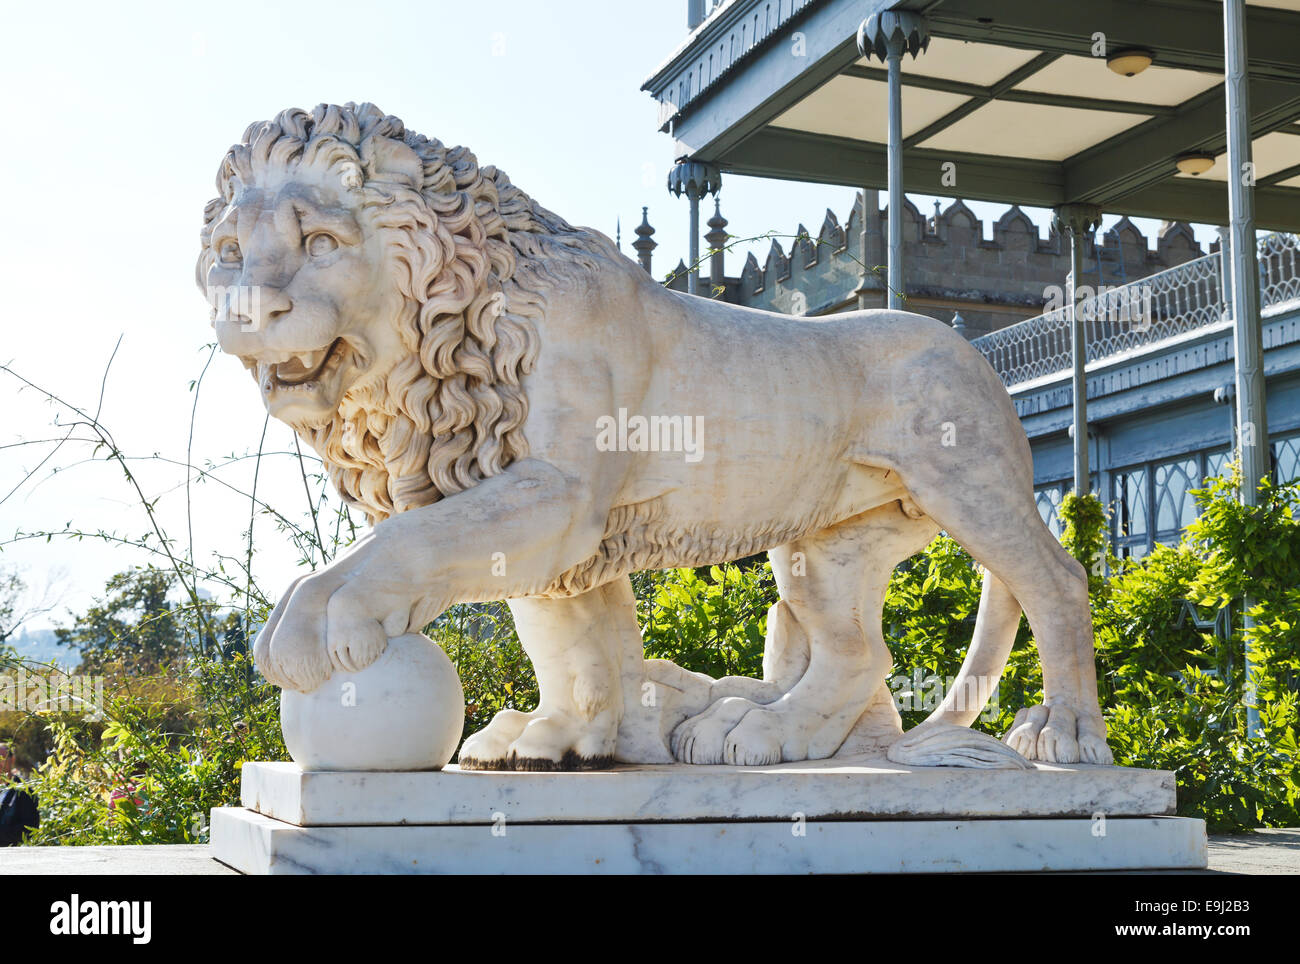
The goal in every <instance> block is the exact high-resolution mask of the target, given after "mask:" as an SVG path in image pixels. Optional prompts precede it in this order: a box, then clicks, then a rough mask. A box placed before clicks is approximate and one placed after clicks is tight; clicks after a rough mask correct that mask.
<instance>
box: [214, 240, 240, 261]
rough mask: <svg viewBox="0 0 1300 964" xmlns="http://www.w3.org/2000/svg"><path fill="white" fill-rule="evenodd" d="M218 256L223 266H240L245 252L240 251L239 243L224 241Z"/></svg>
mask: <svg viewBox="0 0 1300 964" xmlns="http://www.w3.org/2000/svg"><path fill="white" fill-rule="evenodd" d="M218 256H219V257H220V258H221V263H222V264H239V262H240V261H242V260H243V257H244V256H243V252H241V251H240V250H239V242H238V241H222V242H221V247H220V249H218Z"/></svg>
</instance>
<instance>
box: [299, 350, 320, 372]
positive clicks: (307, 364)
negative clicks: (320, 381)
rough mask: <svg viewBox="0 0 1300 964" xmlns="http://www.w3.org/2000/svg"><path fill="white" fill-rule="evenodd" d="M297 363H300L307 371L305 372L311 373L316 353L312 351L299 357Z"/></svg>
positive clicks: (314, 365)
mask: <svg viewBox="0 0 1300 964" xmlns="http://www.w3.org/2000/svg"><path fill="white" fill-rule="evenodd" d="M298 361H299V362H301V363H302V367H303V368H305V369H307V371H311V370H312V369H313V368H315V367H316V353H315V352H314V351H313V352H308V353H307V354H305V355H299V356H298Z"/></svg>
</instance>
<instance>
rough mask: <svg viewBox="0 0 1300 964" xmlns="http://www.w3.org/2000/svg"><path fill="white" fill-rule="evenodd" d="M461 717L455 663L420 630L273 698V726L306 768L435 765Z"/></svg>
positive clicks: (452, 741)
mask: <svg viewBox="0 0 1300 964" xmlns="http://www.w3.org/2000/svg"><path fill="white" fill-rule="evenodd" d="M464 722H465V694H464V691H463V690H462V689H461V686H460V677H459V676H457V675H456V667H455V666H453V665H452V662H451V660H450V659H449V658H448V657H447V654H446V653H444V652H443V651H442V649H441V648H440V647H439V646H438V645H437V644H436V643H434V642H433V640H431V639H429V638H428V637H427V636H424V635H422V634H420V633H408V634H406V635H405V636H398V637H397V638H396V639H391V640H389V642H388V648H387V649H386V650H385V651H384V653H383V655H382V656H380V657H379V659H377V660H375V662H373V663H371V664H370V665H369V666H367V667H366V668H365V669H363V670H361V671H360V672H359V673H348V672H343V671H336V672H335V673H334V675H333V676H331V677H330V678H329V679H328V680H326V681H325V682H324V683H322V684H321V685H320V686H319V687H317V688H316V689H315V690H313V691H312V692H310V693H299V692H297V691H296V690H289V689H286V690H285V691H284V692H283V693H282V694H281V696H280V728H281V730H282V731H283V733H284V744H285V746H286V747H288V749H289V755H290V756H291V757H293V760H294V762H295V763H297V764H298V765H299V766H301V767H302V768H303V769H306V770H439V769H441V768H442V767H443V766H445V765H446V764H447V762H448V761H450V760H451V758H452V755H453V754H454V753H455V752H456V747H457V746H458V745H459V743H460V736H461V729H462V727H463V726H464Z"/></svg>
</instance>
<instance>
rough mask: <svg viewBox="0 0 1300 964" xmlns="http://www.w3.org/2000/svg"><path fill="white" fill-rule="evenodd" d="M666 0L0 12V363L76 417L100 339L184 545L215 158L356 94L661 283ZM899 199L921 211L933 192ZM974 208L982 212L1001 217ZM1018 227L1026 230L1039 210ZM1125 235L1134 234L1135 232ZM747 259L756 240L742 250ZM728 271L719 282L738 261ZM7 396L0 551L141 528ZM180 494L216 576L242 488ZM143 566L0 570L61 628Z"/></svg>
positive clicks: (4, 561) (281, 462)
mask: <svg viewBox="0 0 1300 964" xmlns="http://www.w3.org/2000/svg"><path fill="white" fill-rule="evenodd" d="M685 8H686V0H641V2H639V3H635V4H633V3H610V2H608V0H553V2H537V0H480V2H476V3H472V4H471V3H464V2H463V0H459V2H446V0H436V2H429V0H425V2H400V0H369V2H367V3H365V4H361V5H358V4H356V3H353V2H349V3H340V2H335V0H313V2H285V0H281V2H252V3H249V2H240V0H226V2H225V3H222V4H220V5H219V6H213V5H210V4H198V3H174V2H167V3H143V2H140V3H128V4H104V3H99V2H93V3H88V2H83V3H43V4H38V3H25V4H14V5H10V6H8V7H7V8H6V12H5V13H4V14H3V19H2V20H0V23H2V24H3V30H2V32H0V85H2V86H3V89H5V90H8V91H9V92H10V103H11V105H12V107H13V109H14V114H13V116H12V117H11V118H10V120H9V121H8V122H7V123H6V124H5V125H4V127H3V133H0V139H2V142H3V143H2V146H3V150H0V175H2V176H3V180H2V183H3V184H4V186H5V192H4V198H3V201H2V202H0V212H3V213H2V214H0V218H3V221H2V222H0V228H2V230H0V291H3V292H4V298H3V301H2V302H0V306H2V307H0V311H3V329H2V330H3V332H4V335H3V340H2V341H0V363H5V364H9V365H11V366H12V367H13V368H14V369H15V370H16V371H18V372H19V373H20V374H22V375H23V376H25V377H26V378H28V379H30V380H31V381H33V382H35V383H37V384H38V385H40V386H42V387H43V388H46V389H48V390H50V391H52V392H54V393H56V394H58V395H60V396H62V397H63V398H64V399H66V400H67V401H69V402H71V403H72V404H74V405H78V406H81V407H83V408H86V409H88V410H90V411H94V410H95V408H96V407H97V405H98V404H99V401H98V400H99V395H100V386H101V379H102V377H103V373H104V370H105V366H106V365H107V363H108V360H109V358H110V356H111V355H112V353H113V350H114V345H115V344H116V343H117V342H118V339H119V338H120V339H121V347H120V349H119V350H118V352H117V356H116V359H115V361H114V362H113V364H112V367H111V370H110V371H109V374H108V379H107V383H106V385H105V388H104V393H103V403H102V411H101V421H102V422H103V423H104V424H105V425H106V426H107V427H108V428H109V429H110V430H111V431H112V432H113V434H114V437H115V439H116V441H117V442H118V444H119V446H120V448H121V449H122V450H123V451H124V452H125V453H127V454H128V455H129V456H131V457H132V459H133V461H132V462H131V463H130V464H131V465H132V468H133V471H136V472H137V473H138V475H139V478H140V480H141V482H142V484H143V487H144V489H145V493H146V496H147V497H148V498H149V499H151V500H152V499H157V500H158V502H157V511H158V514H159V517H160V519H161V521H162V524H163V525H164V527H165V529H166V530H167V531H168V533H170V534H171V535H172V536H173V537H174V538H176V539H177V540H179V543H178V551H180V552H184V551H186V546H187V544H188V536H187V532H188V527H189V522H187V512H186V497H185V490H184V487H185V481H186V475H187V472H186V469H185V468H184V467H183V466H184V463H185V462H186V461H189V462H190V463H192V464H195V465H200V466H201V465H205V464H208V463H209V462H219V461H221V460H222V459H223V458H225V457H227V456H230V455H231V454H239V453H244V452H247V451H249V450H255V449H256V448H257V444H258V439H259V436H260V434H261V432H262V426H263V422H264V418H265V412H264V409H263V408H262V405H261V402H260V400H259V397H258V394H257V391H256V389H255V386H254V385H253V383H252V380H251V379H250V378H249V377H248V376H247V374H246V373H245V372H244V371H243V369H242V367H241V366H240V365H239V364H238V362H236V361H235V360H234V359H232V358H229V357H226V356H223V355H220V354H218V355H217V357H216V358H214V359H213V361H212V364H211V367H210V368H209V369H208V371H207V374H206V376H205V377H204V379H203V382H202V386H201V391H200V392H199V395H198V402H197V408H196V409H195V421H194V436H193V442H192V452H191V454H190V455H189V456H188V459H187V445H189V444H190V441H189V434H190V419H191V410H192V409H193V408H194V406H195V397H196V396H195V393H194V392H193V391H192V390H191V387H190V384H191V382H192V381H193V380H194V379H197V378H198V377H199V375H200V373H201V372H202V371H203V369H204V362H205V360H206V358H207V356H208V348H207V347H206V346H207V345H208V344H209V342H210V340H211V338H212V331H211V328H210V327H209V325H208V323H207V318H208V310H207V306H206V304H205V302H204V301H203V299H202V297H201V296H200V294H199V293H198V290H197V289H196V288H195V286H194V282H193V274H194V260H195V256H196V254H197V238H198V231H199V226H200V223H201V215H202V210H203V205H204V204H205V203H206V202H207V201H208V200H209V199H210V198H211V197H212V196H213V194H214V189H213V176H214V174H215V171H216V167H217V163H218V162H219V161H220V159H221V157H222V154H223V153H224V151H225V148H226V147H227V146H228V145H229V144H230V143H232V142H233V141H234V140H235V139H237V138H238V137H239V135H240V134H241V133H242V132H243V130H244V128H245V127H246V126H247V125H248V124H249V123H250V122H252V121H255V120H262V119H265V118H268V117H271V116H272V115H274V114H275V113H276V112H277V111H279V110H281V109H283V108H286V107H291V106H296V107H303V108H306V109H310V108H311V107H312V106H314V105H315V104H317V103H319V102H321V101H331V102H337V103H342V102H344V101H348V100H354V101H363V100H369V101H373V102H374V103H376V104H378V105H379V106H380V107H381V108H383V109H384V110H386V111H388V112H390V113H393V114H396V115H398V116H399V117H401V118H403V120H405V121H406V123H407V124H408V126H410V127H412V128H414V129H415V130H418V131H420V132H421V133H424V134H426V135H428V136H430V137H437V138H438V139H440V140H442V141H443V142H444V143H447V144H465V145H468V146H469V147H470V148H471V149H473V150H474V152H475V153H476V154H477V155H478V158H479V161H480V162H481V163H483V164H496V165H497V166H498V167H501V168H503V169H504V170H505V171H507V172H508V173H509V175H510V177H511V179H512V180H513V181H514V182H515V183H516V184H518V185H519V186H520V187H522V188H523V189H524V190H526V191H528V192H529V193H530V194H532V195H533V196H534V197H535V198H537V199H538V200H539V201H540V202H541V203H542V204H544V205H546V206H547V207H549V208H551V209H553V210H555V211H556V212H557V213H559V214H561V215H562V216H564V217H565V218H567V219H568V220H569V221H571V222H573V223H577V224H584V225H590V226H592V227H596V228H599V229H600V230H602V231H605V232H606V233H607V234H610V235H611V236H612V235H613V234H614V230H615V223H616V221H617V220H619V219H621V221H622V227H623V245H624V250H628V251H630V248H629V247H628V245H629V243H630V242H631V241H632V240H634V235H633V234H632V228H633V227H634V226H635V225H636V224H637V223H638V222H639V221H640V214H641V206H642V205H649V207H650V218H651V223H652V224H654V226H655V227H656V228H657V229H658V233H657V234H656V236H655V238H656V240H657V241H659V242H660V247H659V248H658V250H657V251H656V257H655V267H656V274H659V275H661V276H662V274H663V273H664V272H666V271H667V270H669V269H670V268H671V267H672V266H673V265H675V264H676V263H677V260H678V259H679V258H681V257H683V256H684V255H685V253H686V246H687V209H686V202H685V200H684V199H680V200H679V199H677V198H674V197H671V196H670V195H669V194H668V193H667V190H666V188H665V186H664V185H665V178H666V175H667V171H668V168H669V166H670V164H671V162H672V156H673V152H672V142H671V139H670V138H669V137H668V136H667V135H664V134H660V133H659V132H658V131H657V124H656V117H657V109H656V105H655V104H654V102H653V101H652V100H651V99H650V97H649V95H647V94H645V93H642V92H641V90H640V85H641V83H642V81H643V80H644V79H645V78H646V77H647V76H648V75H649V74H650V73H651V71H652V70H653V69H654V68H655V67H656V66H657V65H658V64H659V63H660V61H661V60H662V59H663V58H664V57H666V56H667V55H668V54H669V53H670V52H671V51H672V50H673V49H674V48H675V47H676V46H677V44H678V43H680V41H681V40H682V39H683V37H684V36H685V33H686V29H685V18H686V9H685ZM881 123H882V127H883V124H884V119H883V118H882V120H881ZM852 198H853V191H852V189H851V188H835V187H825V186H816V185H800V184H791V183H784V182H772V181H763V180H758V179H749V178H739V177H730V176H727V177H724V187H723V192H722V199H723V213H724V214H725V215H726V216H727V217H728V218H729V219H730V221H731V224H730V227H729V230H730V231H731V232H732V233H733V234H736V235H738V236H741V237H745V236H753V235H759V234H762V233H764V232H767V231H771V230H776V231H778V232H780V233H793V231H794V229H795V227H796V226H797V225H798V224H799V223H800V222H803V223H804V224H806V225H807V226H808V227H809V228H810V229H811V230H813V231H816V229H817V227H818V226H820V224H821V218H822V214H823V212H824V211H825V209H826V208H827V207H828V206H830V207H832V208H833V209H834V210H835V212H836V214H837V215H838V216H839V217H840V218H841V220H843V219H844V218H845V217H846V216H847V213H848V210H849V208H850V206H851V203H852ZM913 200H914V201H915V202H916V203H917V204H918V205H920V207H921V209H922V210H923V211H926V212H928V211H929V210H930V203H929V202H930V199H928V198H923V197H919V196H917V197H914V198H913ZM972 207H974V208H975V210H976V211H977V213H979V214H980V215H981V216H982V217H984V218H985V219H986V220H987V221H991V220H993V219H995V218H996V217H997V216H998V215H999V214H1000V213H1001V210H1002V208H1000V207H999V206H996V205H972ZM710 213H711V212H710ZM1030 213H1031V216H1032V217H1034V219H1035V220H1036V221H1038V223H1039V224H1040V226H1041V225H1045V223H1046V213H1045V212H1037V211H1031V212H1030ZM706 217H707V215H706ZM702 220H703V219H702ZM1140 226H1141V227H1142V229H1143V230H1144V231H1145V232H1146V233H1147V234H1148V237H1153V236H1154V233H1155V227H1156V226H1155V225H1154V223H1148V222H1140ZM1198 233H1199V232H1198ZM1202 240H1203V242H1204V239H1202ZM766 246H767V245H766V244H762V245H758V246H757V247H758V248H759V249H760V250H759V251H758V252H757V254H758V256H759V257H760V260H761V258H762V256H763V250H765V249H766ZM786 246H787V247H788V244H787V245H786ZM731 258H732V260H730V261H729V263H728V273H732V274H734V273H737V272H738V271H739V268H740V265H741V263H742V261H741V259H742V258H743V253H741V254H738V255H733V256H731ZM18 388H19V383H18V382H17V381H16V380H15V379H14V378H13V377H12V376H10V375H8V374H6V373H3V372H0V411H3V412H4V413H5V417H4V420H3V423H0V499H3V500H4V501H2V502H0V542H6V541H9V540H10V539H11V538H12V537H13V535H14V533H15V531H17V530H23V531H28V532H30V531H36V530H60V529H64V528H65V527H69V526H71V527H72V528H80V529H83V530H89V531H97V530H109V531H112V532H116V533H119V534H123V535H128V536H139V535H140V534H142V533H144V532H145V531H146V530H147V528H148V520H147V519H146V517H145V514H144V513H143V511H142V510H141V509H140V506H139V503H138V501H137V500H136V499H135V497H134V494H133V492H132V490H131V488H130V486H129V485H128V484H127V483H126V481H125V480H124V478H123V473H122V472H121V470H120V469H119V468H118V467H116V466H115V465H108V464H105V463H104V462H103V460H102V454H103V453H102V452H101V453H100V456H99V457H98V461H88V459H89V458H90V456H91V449H90V446H88V445H85V444H77V443H75V442H69V443H67V444H66V445H64V446H63V447H62V448H60V449H59V450H58V451H54V448H55V446H54V445H53V444H33V445H24V446H18V445H15V443H17V442H20V441H31V440H40V439H47V438H53V437H59V436H61V435H63V434H64V432H66V429H64V430H61V431H60V430H58V429H57V428H56V427H55V426H54V424H53V419H54V417H55V416H56V415H57V416H58V418H59V419H60V420H61V421H64V422H66V421H68V419H69V418H70V413H69V412H68V411H66V410H60V409H58V408H57V407H55V406H52V405H50V404H48V403H47V402H45V401H44V400H43V399H42V398H41V397H40V396H39V395H38V394H37V393H36V392H34V391H32V390H30V389H27V390H23V391H19V390H18ZM77 435H78V436H81V437H84V436H85V435H86V433H85V432H84V431H82V432H78V433H77ZM292 447H293V443H292V436H291V433H290V432H289V431H288V429H286V428H284V427H283V426H280V425H279V424H278V423H272V424H271V426H270V427H269V430H268V435H267V440H266V446H265V448H266V450H267V451H269V452H285V451H292ZM52 452H53V454H51V453H52ZM155 454H156V455H160V456H162V457H164V458H166V459H171V460H175V462H179V463H181V464H180V465H175V464H168V463H165V462H159V461H157V460H153V459H150V458H149V457H150V456H153V455H155ZM46 459H48V460H47V461H45V462H44V464H42V460H46ZM38 466H39V468H38ZM253 468H254V463H253V462H252V461H242V462H238V463H235V464H234V465H231V466H229V467H226V468H223V469H221V470H219V471H218V472H217V475H218V477H219V478H220V479H221V480H223V481H225V482H228V483H229V484H230V485H232V486H234V487H236V488H239V489H242V490H245V491H247V490H248V488H249V486H250V484H251V481H252V475H253ZM33 469H36V472H35V475H34V476H33V477H32V478H31V479H30V480H29V481H27V482H26V483H25V484H23V485H22V486H20V487H19V488H18V489H17V490H16V491H14V492H13V494H12V495H9V497H8V498H7V499H6V498H4V497H5V495H6V494H8V493H9V492H10V490H11V489H13V488H14V487H15V486H18V484H19V482H20V481H21V480H22V479H23V478H24V476H26V475H27V474H28V473H29V472H31V471H32V470H33ZM56 469H57V470H58V471H57V472H56V471H55V470H56ZM258 494H259V496H260V497H263V498H265V499H266V501H268V502H271V503H272V504H274V505H276V506H278V507H280V506H282V507H285V510H286V514H287V515H290V516H292V517H294V518H295V519H297V518H301V517H303V514H304V513H305V510H306V498H305V496H304V492H303V482H302V479H301V477H300V475H299V472H298V467H297V463H296V461H294V460H292V459H291V458H289V457H286V456H268V457H267V458H266V459H264V460H263V462H262V464H261V469H260V474H259V477H258ZM190 504H191V507H192V526H193V534H194V546H195V557H196V559H197V560H198V561H199V562H200V563H203V564H212V563H213V562H214V561H215V560H216V559H217V558H218V557H219V556H225V557H228V558H229V559H230V562H228V564H227V565H228V568H230V569H231V571H232V572H233V571H237V569H238V560H241V559H242V557H243V554H244V552H245V548H246V545H245V542H244V535H243V534H244V533H245V531H246V530H247V528H248V523H249V514H250V506H249V501H248V499H247V497H246V496H235V495H234V494H232V493H231V492H229V491H227V490H225V489H223V487H222V486H221V485H220V484H219V483H216V482H212V481H208V482H206V483H203V484H198V485H195V486H194V487H193V488H192V493H191V503H190ZM256 535H257V540H256V543H257V546H258V552H257V557H256V561H255V563H254V569H255V572H256V573H257V574H258V578H259V580H260V581H262V582H263V584H264V585H265V586H266V587H267V588H268V590H269V591H270V592H271V593H272V594H278V592H279V587H282V586H285V585H287V584H288V583H289V582H290V580H291V579H292V578H293V576H294V575H295V574H296V554H295V553H294V551H293V550H292V549H291V548H290V547H289V546H288V543H287V542H286V540H285V539H284V538H283V537H282V536H280V535H279V534H278V533H277V532H276V529H275V526H274V524H273V522H272V521H271V520H268V519H266V518H259V520H258V523H257V528H256ZM148 558H149V557H148V556H147V555H146V554H144V553H142V552H140V551H138V550H133V549H130V548H124V547H122V546H112V545H105V544H103V543H101V542H96V541H81V542H69V541H67V540H60V539H55V540H53V541H51V542H49V543H46V542H45V541H44V540H43V539H42V540H39V541H25V542H19V543H16V544H10V545H8V546H6V547H5V548H4V551H3V553H0V566H8V567H17V568H18V569H19V570H20V572H21V573H22V574H23V576H24V578H26V579H27V580H28V581H29V582H30V583H32V584H35V585H36V586H38V587H39V586H41V585H43V584H45V583H47V582H51V581H52V582H54V583H55V584H56V585H57V586H58V588H59V592H60V598H61V601H62V606H61V607H60V609H59V610H57V611H55V612H54V613H52V614H51V617H50V619H52V620H53V621H54V622H56V623H58V622H66V621H67V616H66V613H67V610H68V609H72V610H76V611H80V610H82V609H84V608H85V607H86V605H87V604H88V603H89V602H90V600H91V598H92V597H93V596H95V595H96V594H98V593H100V592H101V591H102V588H103V585H104V583H105V581H106V580H107V578H108V576H110V575H111V574H112V573H114V572H117V571H120V570H123V569H126V568H129V567H130V566H131V565H134V564H137V563H140V562H144V561H146V560H147V559H148ZM50 619H46V620H44V621H42V622H40V623H36V624H33V627H34V628H35V627H39V626H40V625H45V624H48V623H49V621H50Z"/></svg>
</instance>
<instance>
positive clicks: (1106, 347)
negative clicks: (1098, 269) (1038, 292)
mask: <svg viewBox="0 0 1300 964" xmlns="http://www.w3.org/2000/svg"><path fill="white" fill-rule="evenodd" d="M1222 270H1223V265H1222V260H1221V259H1220V257H1219V255H1218V254H1217V253H1216V254H1209V255H1206V256H1205V257H1202V258H1196V259H1195V260H1193V261H1187V262H1185V263H1183V264H1180V265H1178V266H1176V267H1173V268H1169V269H1168V270H1166V271H1161V272H1158V273H1157V274H1153V275H1150V276H1148V277H1146V278H1141V279H1139V280H1137V281H1132V282H1130V283H1128V284H1126V285H1119V286H1117V287H1114V288H1108V289H1102V290H1101V291H1099V292H1098V294H1097V295H1096V296H1094V297H1092V298H1088V299H1086V300H1084V301H1081V302H1080V303H1079V315H1080V318H1081V319H1082V320H1083V323H1084V333H1085V338H1086V343H1087V346H1088V361H1089V362H1094V361H1099V360H1102V359H1107V358H1115V357H1118V356H1120V355H1123V354H1126V353H1128V352H1131V351H1134V350H1136V349H1139V348H1142V347H1144V346H1146V345H1151V344H1154V343H1156V342H1161V341H1164V340H1166V339H1168V338H1174V337H1177V336H1178V335H1183V334H1187V333H1188V332H1193V331H1197V330H1200V329H1204V328H1209V327H1211V326H1214V325H1218V324H1221V323H1223V322H1224V320H1225V319H1226V318H1227V317H1228V315H1229V312H1228V310H1227V306H1226V304H1225V291H1224V284H1223V275H1222ZM1259 275H1260V309H1261V311H1264V312H1265V313H1272V312H1273V311H1277V310H1279V309H1280V308H1281V307H1282V306H1283V305H1286V304H1288V303H1289V302H1300V238H1297V236H1296V235H1293V234H1272V235H1269V236H1267V237H1266V238H1264V239H1263V240H1261V241H1260V243H1259ZM1270 309H1271V310H1270ZM971 344H972V345H974V346H975V347H976V348H978V349H979V350H980V351H981V352H983V353H984V357H985V358H987V359H988V360H989V364H991V365H992V366H993V368H994V370H995V371H997V373H998V375H999V376H1001V378H1002V380H1003V382H1005V383H1006V384H1007V385H1018V384H1020V383H1022V382H1027V381H1030V380H1032V379H1035V378H1042V377H1044V376H1046V375H1055V374H1057V373H1059V372H1063V371H1066V370H1068V369H1069V368H1070V365H1071V356H1070V321H1069V317H1068V315H1067V313H1066V309H1065V308H1058V309H1056V310H1054V311H1049V312H1046V313H1045V314H1042V315H1038V316H1037V317H1035V318H1030V319H1028V320H1026V321H1022V322H1020V323H1018V324H1015V325H1011V326H1009V327H1007V328H1002V329H1000V330H998V331H995V332H992V333H990V334H987V335H984V336H983V337H981V338H976V339H974V340H972V342H971Z"/></svg>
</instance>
